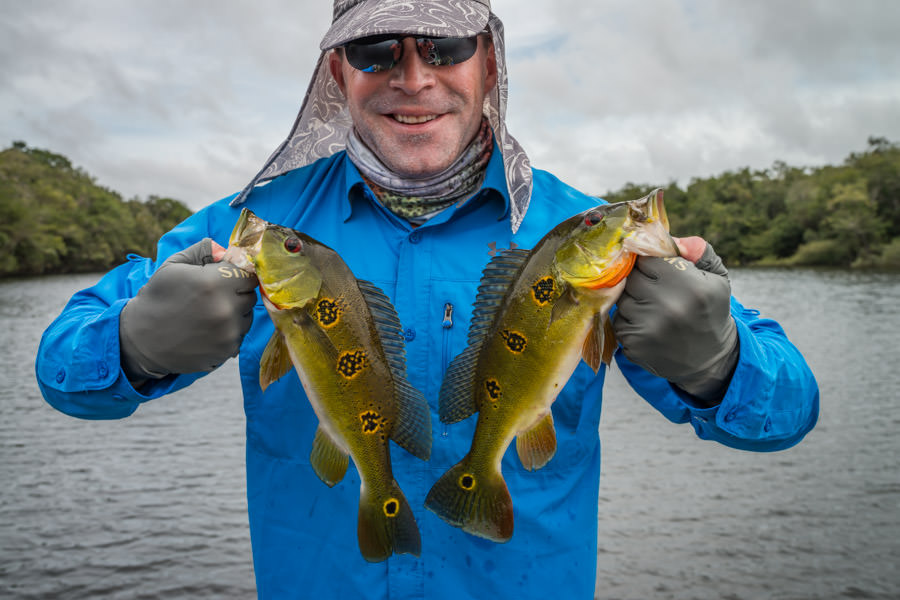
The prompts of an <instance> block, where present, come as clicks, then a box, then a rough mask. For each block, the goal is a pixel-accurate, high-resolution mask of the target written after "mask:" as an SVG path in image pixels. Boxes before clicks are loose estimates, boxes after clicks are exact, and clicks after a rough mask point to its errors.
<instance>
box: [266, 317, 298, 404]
mask: <svg viewBox="0 0 900 600" xmlns="http://www.w3.org/2000/svg"><path fill="white" fill-rule="evenodd" d="M293 366H294V365H293V363H292V362H291V355H290V353H288V349H287V344H286V343H285V340H284V336H283V335H281V332H280V331H278V330H277V329H276V330H275V333H273V334H272V337H271V338H269V343H268V344H266V348H265V350H263V353H262V357H260V359H259V387H260V388H261V389H262V391H266V388H267V387H269V385H271V384H272V383H274V382H276V381H278V380H279V379H281V378H282V377H284V374H285V373H287V372H288V371H290V370H291V367H293Z"/></svg>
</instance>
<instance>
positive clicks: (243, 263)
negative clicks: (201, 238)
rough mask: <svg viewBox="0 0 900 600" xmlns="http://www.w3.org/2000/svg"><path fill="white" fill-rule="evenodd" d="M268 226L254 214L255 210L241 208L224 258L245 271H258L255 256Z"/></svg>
mask: <svg viewBox="0 0 900 600" xmlns="http://www.w3.org/2000/svg"><path fill="white" fill-rule="evenodd" d="M266 226H267V223H266V222H265V221H263V220H262V219H260V218H259V217H257V216H256V215H255V214H253V211H251V210H249V209H247V208H244V209H243V210H241V214H240V216H239V217H238V220H237V223H235V225H234V229H233V230H232V231H231V237H230V238H229V239H228V248H226V249H225V257H224V260H226V261H228V262H230V263H232V264H233V265H235V266H236V267H239V268H241V269H244V270H245V271H249V272H250V273H256V265H255V264H254V262H253V258H254V257H255V256H256V255H257V254H259V250H260V245H261V244H262V236H263V233H264V232H265V230H266Z"/></svg>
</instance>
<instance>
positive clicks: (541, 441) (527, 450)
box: [516, 412, 556, 471]
mask: <svg viewBox="0 0 900 600" xmlns="http://www.w3.org/2000/svg"><path fill="white" fill-rule="evenodd" d="M516 452H517V453H518V454H519V460H521V461H522V466H523V467H525V468H526V469H528V470H529V471H536V470H537V469H540V468H541V467H543V466H544V465H546V464H547V463H548V462H550V459H551V458H553V455H554V454H556V428H555V427H554V426H553V413H552V412H548V413H547V414H546V415H544V416H542V417H540V418H539V419H538V420H537V421H535V422H534V423H533V424H532V425H531V427H529V428H528V429H527V430H525V431H522V432H520V433H519V434H518V435H517V436H516Z"/></svg>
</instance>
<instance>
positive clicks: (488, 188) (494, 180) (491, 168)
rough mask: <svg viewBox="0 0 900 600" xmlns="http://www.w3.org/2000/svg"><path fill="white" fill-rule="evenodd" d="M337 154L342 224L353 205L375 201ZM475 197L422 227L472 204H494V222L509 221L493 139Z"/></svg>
mask: <svg viewBox="0 0 900 600" xmlns="http://www.w3.org/2000/svg"><path fill="white" fill-rule="evenodd" d="M341 154H342V155H343V156H342V157H341V158H340V160H341V161H342V162H343V167H344V192H345V193H344V194H342V196H341V199H342V203H343V206H342V207H341V218H342V219H343V220H344V221H345V222H346V221H347V220H348V219H349V218H350V217H351V216H353V208H354V205H355V204H356V203H357V202H376V200H375V199H374V197H372V195H371V194H366V193H365V192H364V190H365V189H366V184H365V182H364V181H363V178H362V175H360V173H359V170H358V169H357V168H356V166H355V165H354V164H353V163H352V162H351V161H350V159H349V158H347V156H346V152H344V151H342V152H341ZM476 195H478V196H479V197H478V198H474V199H470V200H468V201H467V202H466V203H465V204H463V205H462V206H460V207H450V208H448V209H446V210H444V211H443V212H441V213H440V214H438V215H436V216H435V217H433V218H432V219H430V220H428V221H426V222H425V224H424V225H423V227H427V226H428V225H436V224H438V223H443V222H445V221H447V220H449V219H451V218H452V217H453V215H455V214H456V212H457V211H459V210H463V209H466V210H468V209H470V206H469V205H473V206H472V207H471V208H474V206H477V205H481V204H483V203H485V202H492V203H495V204H496V207H497V213H496V214H497V219H498V220H499V219H502V218H504V217H505V218H509V189H508V188H507V185H506V172H505V170H504V167H503V155H502V154H501V153H500V147H499V146H498V145H497V141H496V139H495V140H494V148H493V150H492V151H491V158H490V160H488V164H487V167H486V168H485V175H484V181H483V182H482V184H481V188H480V189H479V190H478V192H476ZM473 201H474V202H473Z"/></svg>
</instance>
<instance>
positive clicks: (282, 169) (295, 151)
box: [231, 0, 532, 233]
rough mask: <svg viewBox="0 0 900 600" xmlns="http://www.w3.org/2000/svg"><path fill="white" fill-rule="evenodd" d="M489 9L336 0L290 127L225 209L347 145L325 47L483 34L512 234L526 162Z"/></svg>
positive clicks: (347, 122) (523, 199)
mask: <svg viewBox="0 0 900 600" xmlns="http://www.w3.org/2000/svg"><path fill="white" fill-rule="evenodd" d="M490 4H491V3H490V0H406V1H401V0H334V18H333V22H332V25H331V28H330V29H329V30H328V33H326V34H325V37H324V38H323V39H322V43H321V45H320V49H321V50H322V54H321V55H320V56H319V62H318V63H317V64H316V69H315V71H314V72H313V76H312V80H311V81H310V83H309V87H308V88H307V90H306V97H305V98H304V99H303V104H302V105H301V107H300V113H299V114H298V115H297V118H296V120H295V121H294V126H293V127H292V128H291V131H290V133H289V134H288V137H287V139H285V140H284V141H283V142H282V143H281V145H280V146H278V148H276V149H275V151H274V152H273V153H272V155H271V156H270V157H269V158H268V160H267V161H266V163H265V164H264V165H263V167H262V169H260V171H259V172H258V173H257V174H256V176H255V177H254V178H253V179H252V180H251V181H250V183H248V184H247V186H246V187H244V189H243V190H242V191H241V193H240V194H238V195H237V196H236V197H235V198H234V200H232V201H231V205H232V206H238V205H240V204H243V202H244V201H245V200H246V199H247V196H248V195H249V194H250V192H251V191H252V190H253V188H254V187H255V186H256V185H257V184H259V183H262V182H264V181H268V180H270V179H274V178H275V177H278V176H279V175H281V174H283V173H286V172H288V171H290V170H292V169H298V168H300V167H304V166H306V165H309V164H312V163H314V162H315V161H317V160H319V159H320V158H324V157H326V156H331V155H332V154H336V153H337V152H340V151H341V150H343V149H344V148H345V147H346V143H347V134H348V133H349V131H350V129H351V128H352V127H353V122H352V120H351V119H350V112H349V111H348V109H347V101H346V100H345V99H344V95H343V94H342V93H341V91H340V89H339V88H338V86H337V83H335V81H334V78H333V77H332V76H331V72H330V71H329V68H328V54H329V52H330V51H331V50H330V49H331V48H335V47H337V46H340V45H341V44H344V43H346V42H348V41H350V40H354V39H358V38H360V37H366V36H370V35H378V34H382V33H395V34H404V33H405V34H410V35H421V36H433V37H467V36H471V35H475V34H477V33H479V32H481V31H484V30H485V29H487V30H488V31H489V32H490V34H491V37H492V39H493V42H494V54H495V56H496V59H497V85H495V86H494V89H492V90H491V91H490V93H489V94H488V95H487V96H486V97H485V99H484V114H485V115H487V117H488V121H489V122H490V124H491V128H492V129H493V131H494V139H495V140H496V141H497V144H498V145H499V147H500V153H501V154H502V155H503V167H504V171H505V174H506V186H507V188H508V190H509V198H510V215H509V221H510V227H511V229H512V231H513V233H515V232H516V230H518V228H519V225H520V224H521V223H522V219H523V218H524V217H525V211H526V210H527V209H528V203H529V202H530V200H531V189H532V178H531V164H530V163H529V161H528V156H527V155H526V154H525V151H524V150H523V149H522V146H521V145H520V144H519V142H518V141H516V139H515V138H513V136H511V135H510V134H509V132H508V131H507V129H506V103H507V95H508V93H509V83H508V81H507V75H506V51H505V43H504V39H503V23H502V22H501V21H500V19H499V18H498V17H497V16H496V15H495V14H494V13H492V12H491V11H490V9H491V6H490Z"/></svg>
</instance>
